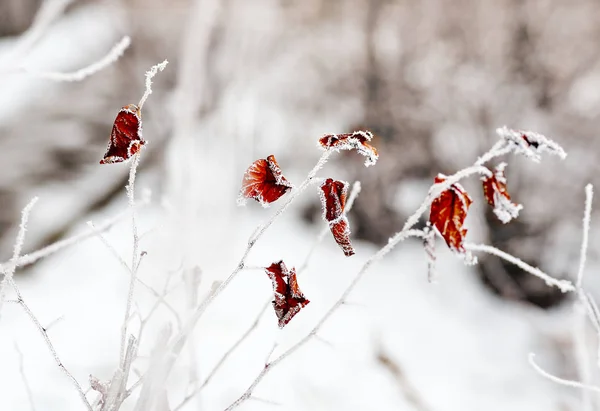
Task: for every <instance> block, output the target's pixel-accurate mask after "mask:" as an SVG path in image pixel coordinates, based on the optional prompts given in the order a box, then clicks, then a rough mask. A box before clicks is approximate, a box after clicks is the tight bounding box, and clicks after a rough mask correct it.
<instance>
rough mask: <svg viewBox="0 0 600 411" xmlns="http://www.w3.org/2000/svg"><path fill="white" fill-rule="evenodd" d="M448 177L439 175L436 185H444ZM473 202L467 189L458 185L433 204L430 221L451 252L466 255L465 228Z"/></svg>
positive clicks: (451, 187) (441, 195)
mask: <svg viewBox="0 0 600 411" xmlns="http://www.w3.org/2000/svg"><path fill="white" fill-rule="evenodd" d="M445 180H446V176H444V175H443V174H439V175H438V176H437V177H436V178H435V183H436V184H437V183H442V182H444V181H445ZM472 202H473V200H472V199H471V197H469V195H468V194H467V192H466V191H465V189H464V188H463V187H462V186H461V185H460V184H458V183H455V184H452V185H451V186H450V188H448V189H447V190H445V191H442V193H441V194H440V195H439V197H437V198H436V199H435V200H433V202H432V203H431V212H430V215H429V221H430V222H431V224H433V226H434V227H435V228H436V229H437V230H438V232H439V233H440V234H441V236H442V237H443V238H444V240H445V241H446V244H447V245H448V247H450V249H451V250H453V251H455V252H457V253H460V254H465V249H464V247H463V242H464V240H465V236H466V235H467V230H466V229H465V228H463V224H464V222H465V219H466V218H467V212H468V211H469V207H470V206H471V203H472Z"/></svg>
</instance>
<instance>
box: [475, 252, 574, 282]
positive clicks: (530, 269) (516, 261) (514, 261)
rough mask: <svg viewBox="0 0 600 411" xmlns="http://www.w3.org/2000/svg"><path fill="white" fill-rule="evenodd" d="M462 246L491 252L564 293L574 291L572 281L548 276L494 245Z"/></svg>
mask: <svg viewBox="0 0 600 411" xmlns="http://www.w3.org/2000/svg"><path fill="white" fill-rule="evenodd" d="M464 247H465V249H466V250H470V251H482V252H485V253H488V254H493V255H495V256H497V257H500V258H502V259H503V260H506V261H508V262H510V263H512V264H514V265H516V266H518V267H519V268H521V269H523V270H524V271H527V272H528V273H530V274H533V275H535V276H536V277H538V278H541V279H542V280H544V282H545V283H546V285H548V286H549V287H557V288H558V289H559V290H560V291H562V292H563V293H566V292H568V291H575V287H574V286H573V283H571V282H570V281H567V280H557V279H556V278H553V277H550V276H549V275H548V274H546V273H545V272H543V271H542V270H540V269H539V268H536V267H532V266H530V265H529V264H527V263H526V262H524V261H523V260H521V259H519V258H517V257H515V256H512V255H510V254H508V253H506V252H504V251H502V250H499V249H497V248H496V247H492V246H491V245H485V244H471V243H465V244H464Z"/></svg>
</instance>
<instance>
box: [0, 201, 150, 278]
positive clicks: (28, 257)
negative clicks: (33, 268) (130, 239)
mask: <svg viewBox="0 0 600 411" xmlns="http://www.w3.org/2000/svg"><path fill="white" fill-rule="evenodd" d="M144 204H147V203H144ZM138 205H140V204H138ZM128 215H129V210H127V211H124V212H122V213H119V214H117V215H116V216H114V217H112V218H111V219H109V220H107V221H105V222H104V223H102V224H100V225H98V226H97V227H96V228H95V229H94V230H91V231H87V232H85V233H81V234H77V235H74V236H73V237H70V238H66V239H64V240H60V241H57V242H55V243H52V244H50V245H47V246H46V247H43V248H40V249H39V250H37V251H34V252H32V253H30V254H25V255H23V256H21V257H19V258H18V259H17V261H16V262H14V263H12V262H11V261H7V262H4V263H2V264H0V269H1V270H3V271H5V270H8V269H11V267H12V266H13V265H14V268H19V267H25V266H28V265H31V264H34V263H36V262H37V261H39V260H41V259H42V258H45V257H48V256H50V255H52V254H55V253H57V252H59V251H62V250H64V249H65V248H68V247H70V246H72V245H75V244H77V243H80V242H81V241H84V240H87V239H88V238H90V237H94V236H96V235H98V234H99V233H103V232H105V231H106V230H108V229H110V228H111V227H112V226H114V225H115V224H116V223H118V222H119V221H120V220H122V219H123V218H125V217H127V216H128Z"/></svg>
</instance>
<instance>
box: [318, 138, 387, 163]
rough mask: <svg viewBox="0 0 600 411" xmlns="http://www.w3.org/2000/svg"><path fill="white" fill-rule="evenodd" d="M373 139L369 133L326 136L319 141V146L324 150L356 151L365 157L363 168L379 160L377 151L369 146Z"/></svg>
mask: <svg viewBox="0 0 600 411" xmlns="http://www.w3.org/2000/svg"><path fill="white" fill-rule="evenodd" d="M372 138H373V133H371V132H370V131H355V132H353V133H346V134H327V135H325V136H323V137H321V138H320V139H319V145H320V146H321V147H323V148H324V149H326V150H335V151H340V150H356V151H357V152H358V153H359V154H362V155H363V156H365V157H366V160H365V166H367V167H368V166H371V165H374V164H375V163H376V162H377V159H378V158H379V154H378V153H377V149H376V148H375V147H373V146H372V145H370V144H369V141H371V139H372Z"/></svg>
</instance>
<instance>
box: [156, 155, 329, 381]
mask: <svg viewBox="0 0 600 411" xmlns="http://www.w3.org/2000/svg"><path fill="white" fill-rule="evenodd" d="M330 155H331V152H330V151H326V152H325V153H323V155H322V156H321V158H320V159H319V161H318V162H317V164H316V165H315V166H314V167H313V169H312V170H311V171H310V172H309V173H308V176H307V178H306V179H305V180H304V181H303V182H302V183H301V184H300V186H299V187H298V188H297V189H295V190H294V191H293V192H292V193H291V195H290V196H289V197H288V199H287V201H286V202H285V203H284V204H283V205H282V206H281V207H280V208H279V209H278V210H277V211H276V212H275V213H274V214H273V215H272V216H271V218H270V219H269V220H268V221H266V222H265V223H263V224H261V225H259V226H258V227H257V229H256V230H255V231H254V233H253V234H252V235H251V236H250V239H249V240H248V246H247V247H246V250H245V252H244V254H243V256H242V258H241V259H240V261H239V263H238V265H237V266H236V268H235V269H234V270H233V272H232V273H231V274H230V275H229V277H227V278H226V279H225V280H224V281H223V282H221V283H220V284H219V286H218V287H217V288H216V289H215V290H214V291H213V292H212V293H210V294H209V295H208V297H207V298H206V299H204V301H202V303H200V305H199V306H198V307H197V308H196V311H195V312H194V313H193V314H192V317H191V318H190V320H189V321H188V322H187V323H186V325H184V327H183V328H182V330H181V331H180V332H179V334H178V335H177V337H176V338H175V339H174V341H173V343H172V345H171V350H170V355H169V358H167V359H166V364H165V367H166V372H168V371H169V370H170V369H171V368H172V365H173V364H174V361H175V358H177V356H178V355H179V353H180V352H181V350H182V348H183V346H184V345H185V342H186V341H187V338H188V337H189V335H190V333H191V332H192V330H193V329H194V327H195V325H196V323H197V322H198V320H199V319H200V318H201V317H202V315H203V314H204V312H205V311H206V309H207V308H208V306H209V305H210V304H211V303H212V302H213V300H214V299H215V298H216V297H217V296H218V295H219V294H221V292H222V291H223V290H224V289H225V288H227V286H228V285H229V284H230V283H231V281H233V279H234V278H235V277H237V275H238V274H239V273H240V272H241V271H242V270H243V269H244V265H245V264H246V259H247V258H248V255H249V254H250V251H251V250H252V248H253V247H254V245H255V244H256V242H257V241H258V239H259V238H260V237H261V236H262V235H263V234H264V232H265V231H266V230H267V229H268V228H269V227H270V226H271V224H273V222H274V221H275V220H276V219H277V217H279V216H280V215H281V214H283V212H284V211H285V210H287V208H288V207H289V206H290V204H292V202H293V201H294V200H295V199H296V198H297V197H298V196H299V195H300V194H301V193H302V192H303V191H304V190H305V189H306V188H307V187H308V186H309V185H310V184H311V182H312V181H313V180H314V178H315V176H316V174H317V172H318V171H319V170H320V169H321V168H323V166H324V165H325V163H326V162H327V160H328V159H329V156H330Z"/></svg>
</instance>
